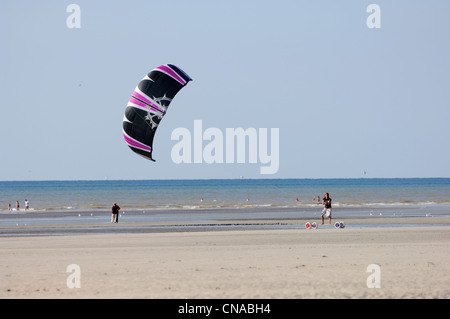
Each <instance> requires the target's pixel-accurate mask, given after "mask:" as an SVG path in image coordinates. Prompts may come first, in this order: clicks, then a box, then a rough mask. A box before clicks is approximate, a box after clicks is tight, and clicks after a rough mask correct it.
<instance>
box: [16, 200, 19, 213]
mask: <svg viewBox="0 0 450 319" xmlns="http://www.w3.org/2000/svg"><path fill="white" fill-rule="evenodd" d="M16 210H17V211H19V201H18V200H16Z"/></svg>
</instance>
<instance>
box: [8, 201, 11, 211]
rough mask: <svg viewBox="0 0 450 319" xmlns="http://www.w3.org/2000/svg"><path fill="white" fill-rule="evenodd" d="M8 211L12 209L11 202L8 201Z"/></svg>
mask: <svg viewBox="0 0 450 319" xmlns="http://www.w3.org/2000/svg"><path fill="white" fill-rule="evenodd" d="M8 211H11V203H8Z"/></svg>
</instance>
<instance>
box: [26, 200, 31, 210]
mask: <svg viewBox="0 0 450 319" xmlns="http://www.w3.org/2000/svg"><path fill="white" fill-rule="evenodd" d="M28 208H30V203H28V199H25V210H28Z"/></svg>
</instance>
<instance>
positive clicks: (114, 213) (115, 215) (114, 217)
mask: <svg viewBox="0 0 450 319" xmlns="http://www.w3.org/2000/svg"><path fill="white" fill-rule="evenodd" d="M119 210H120V207H119V205H117V204H116V203H114V204H113V206H112V208H111V223H118V222H119Z"/></svg>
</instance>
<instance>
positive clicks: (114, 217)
mask: <svg viewBox="0 0 450 319" xmlns="http://www.w3.org/2000/svg"><path fill="white" fill-rule="evenodd" d="M318 198H320V197H319V196H318ZM202 201H203V198H202ZM322 204H323V205H324V208H323V209H322V214H321V215H322V216H321V217H322V225H323V224H324V221H325V218H328V223H329V224H330V225H331V197H330V194H328V193H325V195H324V197H323V198H322ZM17 205H19V203H18V202H17ZM119 210H120V206H119V205H117V203H114V204H113V206H112V207H111V223H118V222H119Z"/></svg>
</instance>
